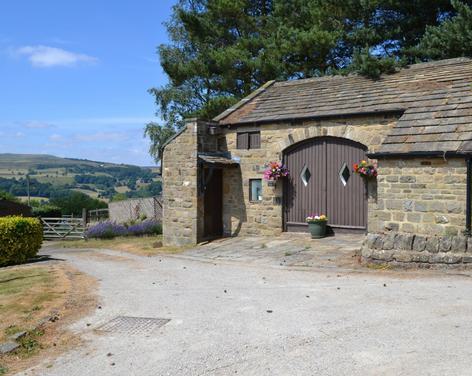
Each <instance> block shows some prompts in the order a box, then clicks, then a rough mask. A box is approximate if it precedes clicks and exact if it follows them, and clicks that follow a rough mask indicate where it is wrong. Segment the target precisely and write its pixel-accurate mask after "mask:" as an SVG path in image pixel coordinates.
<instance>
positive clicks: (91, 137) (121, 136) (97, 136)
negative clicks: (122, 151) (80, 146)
mask: <svg viewBox="0 0 472 376" xmlns="http://www.w3.org/2000/svg"><path fill="white" fill-rule="evenodd" d="M75 139H76V140H77V141H87V142H91V141H124V140H127V139H129V136H128V135H127V134H126V133H123V132H96V133H88V134H77V135H75Z"/></svg>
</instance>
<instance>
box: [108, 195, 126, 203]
mask: <svg viewBox="0 0 472 376" xmlns="http://www.w3.org/2000/svg"><path fill="white" fill-rule="evenodd" d="M127 199H128V196H126V193H117V194H116V195H114V196H113V197H112V198H111V201H112V202H116V201H124V200H127Z"/></svg>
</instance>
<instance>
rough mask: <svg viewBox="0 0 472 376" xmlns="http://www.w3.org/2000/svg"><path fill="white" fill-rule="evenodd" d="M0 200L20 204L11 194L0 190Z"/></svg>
mask: <svg viewBox="0 0 472 376" xmlns="http://www.w3.org/2000/svg"><path fill="white" fill-rule="evenodd" d="M0 200H7V201H11V202H20V200H19V198H18V197H16V196H15V195H12V194H11V193H8V192H5V191H2V190H0Z"/></svg>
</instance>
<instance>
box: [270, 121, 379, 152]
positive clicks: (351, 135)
mask: <svg viewBox="0 0 472 376" xmlns="http://www.w3.org/2000/svg"><path fill="white" fill-rule="evenodd" d="M351 128H353V127H350V126H347V125H343V126H337V127H323V126H321V127H320V126H311V127H307V128H304V129H297V130H295V131H293V132H291V133H289V134H288V135H287V136H286V137H285V138H284V139H283V140H282V141H280V142H278V143H277V149H278V150H279V151H283V150H285V149H287V148H288V147H289V146H291V145H294V144H297V143H299V142H301V141H305V140H308V139H310V138H315V137H322V136H331V137H340V138H345V139H348V140H351V141H355V142H359V143H361V144H363V145H366V139H365V137H362V133H361V132H355V131H354V130H353V129H351ZM366 146H367V147H368V148H369V149H370V145H366Z"/></svg>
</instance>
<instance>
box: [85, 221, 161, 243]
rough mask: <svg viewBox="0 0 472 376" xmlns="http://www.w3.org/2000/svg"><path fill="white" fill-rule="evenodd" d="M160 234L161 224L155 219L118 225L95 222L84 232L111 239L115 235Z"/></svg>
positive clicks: (109, 222) (99, 237) (94, 236)
mask: <svg viewBox="0 0 472 376" xmlns="http://www.w3.org/2000/svg"><path fill="white" fill-rule="evenodd" d="M159 234H162V226H161V224H160V223H159V222H158V221H156V220H155V219H147V220H145V221H142V222H133V223H129V224H125V225H120V224H117V223H115V222H112V221H105V222H100V223H97V224H96V225H93V226H91V227H89V228H88V230H87V231H86V232H85V236H86V237H87V238H97V239H113V238H115V237H117V236H141V235H159Z"/></svg>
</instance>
